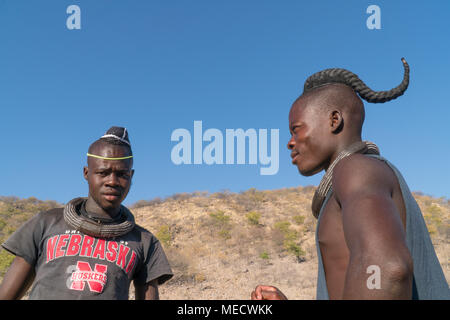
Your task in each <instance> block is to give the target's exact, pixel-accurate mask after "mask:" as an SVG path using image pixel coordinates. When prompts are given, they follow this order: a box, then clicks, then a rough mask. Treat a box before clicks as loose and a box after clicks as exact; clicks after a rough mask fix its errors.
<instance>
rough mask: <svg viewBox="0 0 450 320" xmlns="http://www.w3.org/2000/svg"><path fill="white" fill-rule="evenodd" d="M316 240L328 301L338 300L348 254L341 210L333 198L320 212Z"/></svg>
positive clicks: (341, 292) (343, 281)
mask: <svg viewBox="0 0 450 320" xmlns="http://www.w3.org/2000/svg"><path fill="white" fill-rule="evenodd" d="M318 240H319V247H320V252H321V255H322V262H323V267H324V271H325V277H326V282H327V288H328V295H329V297H330V299H339V298H340V297H341V296H342V294H343V290H344V283H345V274H346V271H347V266H348V262H349V258H350V252H349V250H348V247H347V244H346V241H345V235H344V228H343V224H342V214H341V208H340V206H339V204H338V203H337V201H336V199H335V198H334V197H333V196H332V197H331V198H330V200H329V201H328V203H327V204H326V206H325V208H324V210H323V212H322V216H321V218H320V225H319V229H318Z"/></svg>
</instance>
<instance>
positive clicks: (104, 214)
mask: <svg viewBox="0 0 450 320" xmlns="http://www.w3.org/2000/svg"><path fill="white" fill-rule="evenodd" d="M85 208H86V211H87V212H88V213H89V215H91V216H93V217H99V218H110V219H114V218H115V217H117V215H118V214H119V212H120V206H119V207H118V208H114V209H113V210H108V211H107V210H105V209H103V208H102V207H100V206H99V205H98V203H97V202H95V200H94V199H92V198H91V197H88V200H87V201H86V206H85Z"/></svg>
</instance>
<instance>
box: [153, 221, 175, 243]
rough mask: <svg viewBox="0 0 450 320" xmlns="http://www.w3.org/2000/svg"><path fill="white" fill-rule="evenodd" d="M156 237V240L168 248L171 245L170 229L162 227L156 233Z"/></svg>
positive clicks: (165, 226)
mask: <svg viewBox="0 0 450 320" xmlns="http://www.w3.org/2000/svg"><path fill="white" fill-rule="evenodd" d="M156 237H157V238H158V240H159V241H161V243H162V244H163V245H165V246H167V247H170V245H171V244H172V240H173V239H172V234H171V232H170V228H169V226H167V225H162V226H161V227H160V228H159V229H158V232H157V233H156Z"/></svg>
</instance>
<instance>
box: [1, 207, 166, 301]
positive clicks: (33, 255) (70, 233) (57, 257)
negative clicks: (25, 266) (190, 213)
mask: <svg viewBox="0 0 450 320" xmlns="http://www.w3.org/2000/svg"><path fill="white" fill-rule="evenodd" d="M2 246H3V248H5V249H6V250H8V251H9V252H11V253H13V254H15V255H16V256H20V257H22V258H23V259H25V260H26V261H27V262H28V263H29V264H30V265H32V266H34V268H35V272H36V277H35V280H34V284H33V287H32V289H31V293H30V296H29V299H71V300H72V299H109V300H115V299H128V293H129V287H130V282H131V281H132V280H134V281H135V283H138V284H145V283H147V282H150V281H152V280H155V279H158V283H159V284H162V283H164V282H165V281H167V280H169V279H170V278H171V277H172V276H173V273H172V270H171V268H170V265H169V262H168V261H167V258H166V255H165V253H164V250H163V248H162V246H161V244H160V242H159V241H158V239H156V237H155V236H154V235H153V234H152V233H151V232H149V231H147V230H146V229H144V228H142V227H140V226H138V225H136V227H135V228H134V229H133V230H132V231H131V232H129V233H127V234H125V235H123V236H120V237H116V238H108V239H102V238H96V237H91V236H88V235H85V234H83V233H80V232H79V231H76V230H73V228H72V227H70V226H69V225H68V224H67V223H66V222H65V220H64V216H63V209H62V208H58V209H52V210H49V211H45V212H41V213H38V214H36V215H35V216H34V217H33V218H31V219H30V220H28V221H27V222H26V223H25V224H24V225H23V226H22V227H20V228H19V229H18V230H16V232H14V233H13V234H12V235H11V237H10V238H9V239H8V240H7V241H6V242H5V243H3V244H2Z"/></svg>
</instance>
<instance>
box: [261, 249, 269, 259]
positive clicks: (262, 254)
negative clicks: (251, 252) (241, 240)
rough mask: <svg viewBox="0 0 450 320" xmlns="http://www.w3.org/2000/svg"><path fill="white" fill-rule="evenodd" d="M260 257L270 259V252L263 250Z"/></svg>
mask: <svg viewBox="0 0 450 320" xmlns="http://www.w3.org/2000/svg"><path fill="white" fill-rule="evenodd" d="M259 257H260V258H261V259H263V260H269V259H270V257H269V253H267V251H264V252H262V253H261V254H260V255H259Z"/></svg>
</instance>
